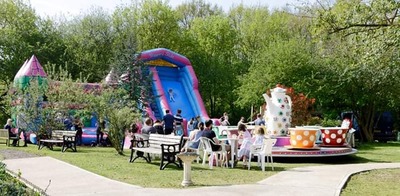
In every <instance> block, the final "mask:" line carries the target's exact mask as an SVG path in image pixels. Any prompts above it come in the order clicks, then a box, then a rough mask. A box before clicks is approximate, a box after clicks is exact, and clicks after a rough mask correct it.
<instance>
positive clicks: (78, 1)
mask: <svg viewBox="0 0 400 196" xmlns="http://www.w3.org/2000/svg"><path fill="white" fill-rule="evenodd" d="M130 1H131V0H30V2H31V5H32V7H33V8H34V9H35V10H36V12H37V13H38V14H40V15H41V16H46V15H47V16H56V15H58V14H61V13H63V14H65V15H66V16H71V15H78V14H79V13H80V12H82V11H85V10H87V9H88V8H90V7H91V6H92V5H95V6H100V7H103V8H104V9H106V10H108V11H110V12H112V11H113V10H114V8H115V7H116V6H117V5H120V4H126V3H129V2H130ZM186 1H188V0H169V4H170V5H171V6H172V7H175V6H177V5H180V4H182V3H184V2H186ZM205 1H206V2H210V3H212V4H218V5H219V6H222V8H223V9H224V10H226V11H227V10H229V8H230V7H232V6H233V5H238V4H240V3H242V2H243V4H244V5H249V6H251V5H268V7H270V8H280V7H283V6H285V5H287V4H294V5H299V4H300V2H304V1H312V2H314V1H315V0H205Z"/></svg>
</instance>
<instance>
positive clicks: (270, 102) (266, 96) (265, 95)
mask: <svg viewBox="0 0 400 196" xmlns="http://www.w3.org/2000/svg"><path fill="white" fill-rule="evenodd" d="M263 97H264V100H265V102H266V103H267V108H269V107H271V105H272V101H271V98H269V96H268V95H267V94H266V93H264V94H263Z"/></svg>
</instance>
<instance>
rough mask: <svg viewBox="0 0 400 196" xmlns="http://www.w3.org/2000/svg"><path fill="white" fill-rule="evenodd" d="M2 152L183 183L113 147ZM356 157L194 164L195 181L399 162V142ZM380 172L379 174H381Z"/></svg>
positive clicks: (150, 181) (134, 180) (147, 180)
mask: <svg viewBox="0 0 400 196" xmlns="http://www.w3.org/2000/svg"><path fill="white" fill-rule="evenodd" d="M0 149H12V150H21V151H25V152H28V153H32V154H36V155H39V156H50V157H53V158H56V159H59V160H62V161H65V162H68V163H70V164H72V165H76V166H78V167H80V168H83V169H86V170H88V171H91V172H94V173H97V174H99V175H102V176H105V177H108V178H111V179H114V180H118V181H122V182H126V183H129V184H134V185H139V186H143V187H164V188H166V187H168V188H180V187H181V186H180V183H181V181H182V175H183V174H182V170H181V169H178V168H176V167H174V166H168V167H167V168H166V169H165V170H159V164H160V161H159V160H154V161H153V162H152V163H150V164H149V163H146V162H145V161H144V160H141V159H137V160H136V161H135V162H134V163H129V162H128V159H129V154H130V152H129V151H128V150H126V151H125V155H123V156H121V155H118V154H117V153H116V151H115V150H114V149H113V148H103V147H78V152H76V153H73V152H70V151H67V152H65V153H61V152H60V150H61V149H60V148H58V147H56V148H55V150H54V151H51V150H49V149H46V148H44V149H42V150H38V149H37V146H34V145H29V146H28V147H26V148H24V147H5V145H1V146H0ZM358 150H359V152H358V153H357V154H356V155H351V156H345V157H332V158H322V159H321V158H319V159H315V158H312V159H310V158H308V159H304V158H303V159H299V158H296V159H293V158H291V159H282V158H281V159H278V158H275V159H274V166H275V171H271V168H270V167H267V171H266V172H262V171H261V170H260V169H259V168H258V167H256V165H255V163H253V167H252V168H251V170H250V171H248V170H247V169H243V168H242V167H241V164H240V163H239V165H238V166H237V167H236V168H234V169H226V168H220V167H218V168H217V167H214V169H212V170H210V169H209V168H208V165H207V166H202V165H201V164H197V163H194V164H193V166H192V179H193V181H194V183H195V186H194V187H196V186H197V187H198V186H211V185H213V186H218V185H231V184H250V183H255V182H258V181H260V180H262V179H265V178H267V177H269V176H272V175H274V174H276V173H278V172H280V171H285V170H289V169H291V168H294V167H302V166H311V165H325V164H346V163H369V162H400V156H398V154H400V143H389V144H380V143H373V144H364V145H361V146H359V149H358ZM378 172H379V171H378Z"/></svg>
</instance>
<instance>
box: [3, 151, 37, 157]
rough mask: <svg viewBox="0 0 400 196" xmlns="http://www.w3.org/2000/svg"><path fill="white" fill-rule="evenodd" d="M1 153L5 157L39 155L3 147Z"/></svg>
mask: <svg viewBox="0 0 400 196" xmlns="http://www.w3.org/2000/svg"><path fill="white" fill-rule="evenodd" d="M0 155H1V156H2V157H3V158H4V159H21V158H30V157H38V155H34V154H29V153H27V152H23V151H19V150H12V149H2V150H0Z"/></svg>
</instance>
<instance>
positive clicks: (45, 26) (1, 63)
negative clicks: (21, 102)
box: [0, 0, 64, 84]
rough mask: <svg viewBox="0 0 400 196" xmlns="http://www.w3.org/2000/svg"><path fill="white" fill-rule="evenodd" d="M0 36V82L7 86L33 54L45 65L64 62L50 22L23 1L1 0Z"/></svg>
mask: <svg viewBox="0 0 400 196" xmlns="http://www.w3.org/2000/svg"><path fill="white" fill-rule="evenodd" d="M0 35H1V36H0V71H1V73H2V77H0V80H1V81H3V82H4V83H6V84H10V82H12V79H13V78H14V75H15V74H16V73H17V71H18V70H19V68H20V67H21V65H22V64H23V62H24V61H25V60H26V59H27V58H29V57H30V56H32V54H35V55H36V56H37V57H38V58H40V59H41V60H42V62H44V63H47V62H51V63H60V62H63V61H64V56H63V41H62V39H61V36H60V33H59V32H58V31H57V30H56V29H55V28H54V24H53V22H52V21H51V20H43V19H41V18H39V17H38V16H37V15H36V14H35V11H34V10H33V9H32V8H31V7H30V6H29V5H27V4H25V1H22V0H1V1H0Z"/></svg>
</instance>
